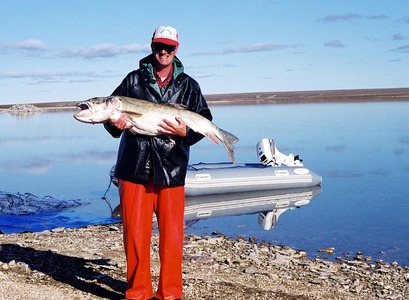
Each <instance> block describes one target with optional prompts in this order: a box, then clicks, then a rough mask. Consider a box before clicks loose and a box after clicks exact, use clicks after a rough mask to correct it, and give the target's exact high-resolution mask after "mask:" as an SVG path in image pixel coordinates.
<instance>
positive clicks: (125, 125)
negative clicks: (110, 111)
mask: <svg viewBox="0 0 409 300" xmlns="http://www.w3.org/2000/svg"><path fill="white" fill-rule="evenodd" d="M109 123H111V124H112V125H114V126H115V127H117V128H118V129H121V130H125V129H130V128H132V127H133V124H132V123H131V122H130V121H129V119H128V116H127V115H126V114H125V113H121V114H120V115H113V116H112V117H111V118H110V119H109Z"/></svg>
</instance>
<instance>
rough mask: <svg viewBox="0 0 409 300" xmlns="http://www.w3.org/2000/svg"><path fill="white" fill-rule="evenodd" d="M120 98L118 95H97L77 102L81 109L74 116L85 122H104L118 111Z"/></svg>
mask: <svg viewBox="0 0 409 300" xmlns="http://www.w3.org/2000/svg"><path fill="white" fill-rule="evenodd" d="M120 101H121V100H120V99H119V98H118V97H116V96H111V97H95V98H91V99H88V100H86V101H82V102H79V103H77V108H78V109H79V110H80V111H78V112H77V113H76V114H74V118H75V119H76V120H78V121H80V122H84V123H93V124H94V123H103V122H105V121H108V119H109V118H110V117H111V116H112V115H113V114H114V113H115V112H116V111H118V109H119V107H120Z"/></svg>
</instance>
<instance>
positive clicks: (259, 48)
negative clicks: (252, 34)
mask: <svg viewBox="0 0 409 300" xmlns="http://www.w3.org/2000/svg"><path fill="white" fill-rule="evenodd" d="M285 48H288V46H287V45H280V44H273V43H257V44H254V45H250V46H247V47H237V48H227V49H224V50H223V53H224V54H227V53H250V52H266V51H276V50H281V49H285Z"/></svg>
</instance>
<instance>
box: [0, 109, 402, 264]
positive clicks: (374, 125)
mask: <svg viewBox="0 0 409 300" xmlns="http://www.w3.org/2000/svg"><path fill="white" fill-rule="evenodd" d="M211 110H212V113H213V115H214V122H215V123H216V124H217V125H218V126H219V127H221V128H223V129H225V130H228V131H230V132H232V133H234V134H236V135H237V136H238V137H239V138H240V141H239V142H238V143H237V145H236V147H235V153H236V160H237V162H257V155H256V149H255V145H256V143H257V142H258V141H259V140H260V139H262V138H272V139H274V141H275V143H276V146H277V148H278V149H279V150H280V151H281V152H283V153H285V154H289V153H294V154H299V155H300V157H301V158H302V159H303V163H304V166H306V167H308V168H309V169H311V170H312V171H314V172H315V173H317V174H319V175H320V176H322V178H323V182H322V185H321V187H319V190H314V191H310V190H304V191H287V192H283V193H281V194H277V195H275V196H274V197H275V198H274V199H275V202H274V201H273V203H271V205H272V206H271V207H272V208H271V212H273V213H274V214H275V216H274V218H275V223H274V226H272V228H271V227H270V228H267V229H266V228H263V227H262V226H261V225H260V224H259V222H258V218H259V212H260V211H261V210H258V208H257V207H252V208H251V209H249V211H248V212H246V213H245V214H241V215H237V214H235V212H234V211H232V210H231V211H229V212H226V213H224V214H221V215H212V216H211V217H209V216H208V217H206V216H203V217H202V218H199V219H196V220H195V218H194V217H192V216H189V218H188V219H189V220H188V228H187V229H186V232H187V233H195V234H199V235H211V234H214V233H222V234H225V235H229V236H232V237H237V236H241V237H244V238H246V239H249V238H254V239H256V240H258V241H266V242H270V243H273V244H280V245H288V246H290V247H292V248H295V249H303V250H306V251H307V252H308V254H309V256H310V257H315V256H319V257H323V258H325V259H334V258H335V257H337V256H341V257H344V256H348V255H350V256H351V257H353V256H355V254H356V253H357V252H358V251H361V252H362V253H363V255H364V257H367V256H370V257H372V259H373V260H377V259H382V260H384V261H387V262H392V261H397V262H399V264H401V265H406V266H409V251H408V250H409V239H408V236H409V209H408V208H409V186H408V183H409V180H408V178H409V176H408V175H409V122H408V121H407V120H408V119H409V102H365V103H313V104H280V105H276V104H265V105H229V106H211ZM72 115H73V112H52V113H42V114H36V115H31V116H26V117H24V116H14V115H10V114H8V113H1V114H0V128H1V135H0V149H1V150H0V151H1V152H0V153H1V156H0V200H1V201H2V202H0V203H2V205H3V208H4V206H5V205H7V203H11V202H13V203H12V204H13V205H14V207H15V208H16V209H17V207H19V208H24V209H26V210H25V211H23V210H22V211H21V213H18V211H15V213H14V214H13V212H12V210H10V211H11V212H10V211H9V212H7V211H6V210H4V211H3V213H0V230H1V231H2V232H4V233H15V232H21V231H25V230H29V231H40V230H44V229H52V228H56V227H80V226H84V225H88V224H101V223H111V222H117V220H115V219H112V218H111V217H110V216H111V214H110V213H111V211H110V206H111V207H115V206H116V205H117V204H118V201H119V200H118V196H117V189H116V187H115V186H111V188H110V189H109V191H108V192H107V195H106V197H105V198H106V199H105V200H104V199H102V197H103V196H104V193H105V192H106V190H107V187H108V185H109V182H110V178H109V171H110V169H111V167H112V166H113V164H114V163H115V158H116V151H117V147H118V143H119V140H118V139H113V138H111V136H110V135H108V134H107V133H106V131H105V130H104V129H103V126H102V125H90V124H84V123H80V122H78V121H75V120H74V118H73V117H72ZM224 161H229V157H228V155H227V153H226V152H225V150H224V148H223V147H222V146H220V145H219V146H217V145H214V144H213V143H212V142H210V141H208V140H202V141H200V142H199V143H198V144H196V145H195V146H193V147H192V150H191V157H190V162H191V163H198V162H224ZM26 193H28V194H26ZM297 193H298V194H297ZM289 194H291V195H290V196H291V197H298V198H297V199H301V200H302V201H301V202H291V201H289V200H288V199H289V198H288V197H289ZM294 195H295V196H294ZM50 197H51V198H50ZM49 199H52V200H53V201H54V200H56V201H57V202H58V203H59V205H63V206H64V205H66V207H65V209H63V210H60V209H59V208H58V207H49V206H47V205H48V204H49V203H51V202H50V200H49ZM192 201H193V200H192V199H191V200H189V199H187V212H188V211H189V210H190V209H191V208H193V207H194V206H193V204H192V203H193V202H194V201H193V202H192ZM212 201H216V200H212ZM280 201H281V202H280ZM283 201H284V202H283ZM38 203H40V204H38ZM283 203H287V204H286V205H284V206H283V205H282V204H283ZM76 204H78V205H79V206H78V205H76ZM9 205H10V204H9ZM36 205H37V206H36ZM109 205H110V206H109ZM30 210H31V211H30ZM262 211H264V212H268V209H267V208H266V207H262ZM327 248H334V254H333V255H328V254H325V253H323V252H319V250H321V249H327Z"/></svg>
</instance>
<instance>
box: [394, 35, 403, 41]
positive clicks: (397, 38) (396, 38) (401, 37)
mask: <svg viewBox="0 0 409 300" xmlns="http://www.w3.org/2000/svg"><path fill="white" fill-rule="evenodd" d="M392 39H393V40H394V41H402V40H404V38H403V36H402V35H400V34H399V33H396V34H394V35H393V36H392Z"/></svg>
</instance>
